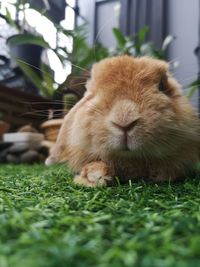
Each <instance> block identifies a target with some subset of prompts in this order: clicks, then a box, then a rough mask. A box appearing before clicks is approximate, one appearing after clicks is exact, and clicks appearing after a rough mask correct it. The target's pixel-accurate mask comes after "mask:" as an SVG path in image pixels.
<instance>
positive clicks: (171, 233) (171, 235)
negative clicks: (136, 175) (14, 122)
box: [0, 165, 200, 267]
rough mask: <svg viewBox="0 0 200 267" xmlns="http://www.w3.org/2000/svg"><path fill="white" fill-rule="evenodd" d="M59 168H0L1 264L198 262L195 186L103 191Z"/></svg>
mask: <svg viewBox="0 0 200 267" xmlns="http://www.w3.org/2000/svg"><path fill="white" fill-rule="evenodd" d="M71 177H72V175H71V173H70V172H69V171H68V170H67V169H65V168H64V167H61V166H57V167H56V166H54V167H50V168H49V169H47V168H46V167H44V166H39V165H35V166H20V165H18V166H9V165H7V166H3V165H2V166H1V168H0V192H1V193H0V195H1V198H0V228H1V231H0V266H2V267H4V266H8V267H9V266H15V267H35V266H37V267H56V266H59V267H64V266H76V267H90V266H96V267H107V266H111V267H134V266H136V267H138V266H139V267H160V266H162V267H173V266H177V267H184V266H185V267H186V266H193V267H196V266H199V264H200V250H199V247H200V216H199V201H200V182H199V178H198V177H196V178H195V179H189V178H188V179H187V180H186V181H184V182H182V183H179V184H170V183H165V184H161V185H157V184H146V183H144V182H142V181H140V182H137V183H129V184H128V185H125V186H120V185H119V186H115V187H110V188H102V189H100V188H99V189H91V188H82V187H78V186H76V185H74V184H73V183H72V179H71Z"/></svg>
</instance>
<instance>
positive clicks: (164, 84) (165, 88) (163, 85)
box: [158, 75, 169, 95]
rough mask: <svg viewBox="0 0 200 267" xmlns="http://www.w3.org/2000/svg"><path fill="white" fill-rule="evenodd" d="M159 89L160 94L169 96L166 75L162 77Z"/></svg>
mask: <svg viewBox="0 0 200 267" xmlns="http://www.w3.org/2000/svg"><path fill="white" fill-rule="evenodd" d="M158 89H159V91H160V92H163V93H165V94H167V95H168V94H169V90H168V86H167V76H166V75H164V76H163V77H161V79H160V82H159V86H158Z"/></svg>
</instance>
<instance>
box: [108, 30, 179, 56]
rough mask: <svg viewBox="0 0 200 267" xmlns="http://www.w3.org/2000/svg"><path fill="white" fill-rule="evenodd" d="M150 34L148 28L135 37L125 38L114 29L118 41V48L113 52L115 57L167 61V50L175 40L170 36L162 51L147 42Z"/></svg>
mask: <svg viewBox="0 0 200 267" xmlns="http://www.w3.org/2000/svg"><path fill="white" fill-rule="evenodd" d="M148 32H149V28H148V27H147V26H145V27H143V28H141V29H140V31H139V32H138V33H137V34H136V35H135V36H124V35H123V34H122V32H121V31H120V30H119V29H117V28H113V34H114V37H115V39H116V43H117V46H116V48H115V49H114V50H113V52H112V54H113V55H123V54H127V55H130V56H151V57H155V58H158V59H166V49H167V48H168V46H169V45H170V43H171V42H172V41H173V40H174V37H173V36H171V35H168V36H167V37H166V38H165V39H164V41H163V43H162V46H161V48H160V49H158V48H157V47H156V46H155V44H154V43H153V42H152V41H148V42H146V41H145V39H146V36H147V33H148Z"/></svg>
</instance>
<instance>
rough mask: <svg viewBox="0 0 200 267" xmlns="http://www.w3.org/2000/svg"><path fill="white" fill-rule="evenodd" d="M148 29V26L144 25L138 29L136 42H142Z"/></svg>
mask: <svg viewBox="0 0 200 267" xmlns="http://www.w3.org/2000/svg"><path fill="white" fill-rule="evenodd" d="M148 31H149V27H148V26H144V27H142V28H141V29H140V30H139V32H138V34H137V36H138V42H139V43H140V44H142V43H144V40H145V38H146V35H147V33H148Z"/></svg>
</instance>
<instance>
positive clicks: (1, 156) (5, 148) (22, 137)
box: [0, 131, 48, 163]
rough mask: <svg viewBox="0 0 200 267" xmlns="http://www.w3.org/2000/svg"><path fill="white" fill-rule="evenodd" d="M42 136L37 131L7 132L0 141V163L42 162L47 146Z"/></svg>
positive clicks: (46, 152)
mask: <svg viewBox="0 0 200 267" xmlns="http://www.w3.org/2000/svg"><path fill="white" fill-rule="evenodd" d="M43 140H44V136H43V134H40V133H37V132H23V131H22V132H17V133H7V134H4V136H3V142H2V143H0V163H35V162H44V160H45V158H46V157H47V155H48V148H47V147H46V146H44V145H43V143H42V142H43Z"/></svg>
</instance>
